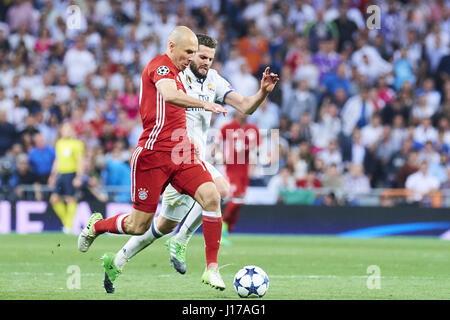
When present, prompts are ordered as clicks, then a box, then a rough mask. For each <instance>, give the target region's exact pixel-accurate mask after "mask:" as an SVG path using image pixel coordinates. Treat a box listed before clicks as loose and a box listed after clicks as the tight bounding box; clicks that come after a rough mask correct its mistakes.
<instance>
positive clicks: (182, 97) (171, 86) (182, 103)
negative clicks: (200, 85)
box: [156, 80, 227, 115]
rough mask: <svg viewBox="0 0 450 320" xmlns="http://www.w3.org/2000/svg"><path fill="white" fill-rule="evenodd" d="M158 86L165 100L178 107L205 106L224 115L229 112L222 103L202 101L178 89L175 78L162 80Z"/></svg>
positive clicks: (206, 108)
mask: <svg viewBox="0 0 450 320" xmlns="http://www.w3.org/2000/svg"><path fill="white" fill-rule="evenodd" d="M156 88H157V89H158V91H159V92H160V93H161V95H162V96H163V98H164V101H166V102H167V103H170V104H173V105H176V106H178V107H182V108H203V109H205V110H208V111H212V112H214V113H223V114H224V115H226V113H227V109H225V108H224V107H223V106H221V105H220V104H217V103H212V102H208V101H202V100H199V99H196V98H193V97H191V96H189V95H187V94H186V93H184V92H182V91H180V90H177V85H176V83H175V81H174V80H167V81H160V82H158V83H157V85H156Z"/></svg>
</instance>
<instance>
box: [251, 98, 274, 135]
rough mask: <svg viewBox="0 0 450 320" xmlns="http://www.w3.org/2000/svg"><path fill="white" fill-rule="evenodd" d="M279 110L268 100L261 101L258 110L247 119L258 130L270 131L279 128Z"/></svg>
mask: <svg viewBox="0 0 450 320" xmlns="http://www.w3.org/2000/svg"><path fill="white" fill-rule="evenodd" d="M279 114H280V108H279V107H278V106H277V105H276V104H275V103H274V102H272V101H270V100H269V99H266V100H264V101H263V103H262V104H261V105H260V106H259V108H258V109H256V111H255V112H254V113H253V114H252V115H251V116H250V117H249V121H250V122H252V123H254V124H255V125H256V126H257V127H258V128H259V129H260V130H270V129H275V128H278V127H279V119H280V116H279Z"/></svg>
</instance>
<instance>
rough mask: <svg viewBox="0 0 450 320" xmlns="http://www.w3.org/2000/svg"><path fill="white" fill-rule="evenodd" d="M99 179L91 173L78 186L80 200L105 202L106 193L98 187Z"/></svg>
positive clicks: (106, 199) (106, 198)
mask: <svg viewBox="0 0 450 320" xmlns="http://www.w3.org/2000/svg"><path fill="white" fill-rule="evenodd" d="M99 186H100V181H99V178H98V177H97V176H96V175H91V176H90V177H89V178H88V179H87V181H86V182H84V183H83V185H82V186H81V188H80V193H81V194H80V201H87V202H90V203H91V202H104V203H105V202H107V201H108V195H107V194H105V193H103V192H102V191H101V190H100V189H99Z"/></svg>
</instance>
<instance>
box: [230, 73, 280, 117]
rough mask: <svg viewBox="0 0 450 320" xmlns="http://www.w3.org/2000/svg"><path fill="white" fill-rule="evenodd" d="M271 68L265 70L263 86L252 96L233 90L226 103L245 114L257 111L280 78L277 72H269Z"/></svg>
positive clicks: (262, 79)
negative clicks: (245, 95)
mask: <svg viewBox="0 0 450 320" xmlns="http://www.w3.org/2000/svg"><path fill="white" fill-rule="evenodd" d="M269 69H270V68H269V67H267V68H266V69H265V70H264V72H263V75H262V78H261V86H260V88H259V90H258V92H256V93H255V94H254V95H252V96H248V97H244V96H243V95H241V94H240V93H238V92H236V91H232V92H230V93H229V94H228V95H227V96H226V97H225V103H226V104H229V105H230V106H232V107H234V108H235V109H237V110H239V111H240V112H242V113H245V114H252V113H253V112H255V110H256V109H258V107H259V106H260V105H261V103H262V102H263V101H264V99H265V98H266V97H267V95H268V94H269V93H271V92H272V90H273V88H275V85H276V84H277V82H278V80H280V78H279V77H278V75H277V74H275V73H272V72H271V73H269Z"/></svg>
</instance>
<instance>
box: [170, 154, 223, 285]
mask: <svg viewBox="0 0 450 320" xmlns="http://www.w3.org/2000/svg"><path fill="white" fill-rule="evenodd" d="M171 183H172V185H173V186H174V187H175V188H177V189H179V190H182V191H184V192H185V193H187V194H189V195H191V196H193V198H194V199H195V200H196V201H197V202H198V203H199V204H200V205H201V207H202V208H203V214H202V223H203V236H204V240H205V254H206V269H205V272H204V274H203V276H202V282H203V283H206V284H209V285H211V286H212V287H214V288H217V289H220V290H224V289H225V283H224V282H223V280H222V278H221V276H220V273H219V269H218V253H219V248H220V236H221V229H222V213H221V210H220V195H219V193H218V192H217V188H216V186H215V184H214V181H213V179H212V177H211V174H210V173H209V172H208V171H207V170H206V168H205V166H204V164H203V162H202V163H201V164H199V163H198V162H197V163H194V164H187V165H183V166H181V168H180V169H179V170H178V172H177V174H176V175H175V176H174V179H173V180H172V182H171Z"/></svg>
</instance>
